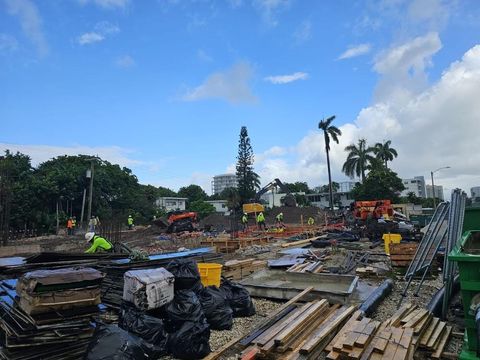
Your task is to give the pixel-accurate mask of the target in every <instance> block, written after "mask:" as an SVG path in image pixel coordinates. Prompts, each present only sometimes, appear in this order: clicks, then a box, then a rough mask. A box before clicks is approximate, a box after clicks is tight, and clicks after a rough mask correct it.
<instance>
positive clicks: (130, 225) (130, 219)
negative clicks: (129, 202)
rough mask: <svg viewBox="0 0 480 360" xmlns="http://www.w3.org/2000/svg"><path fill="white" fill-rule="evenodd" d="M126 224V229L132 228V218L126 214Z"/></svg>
mask: <svg viewBox="0 0 480 360" xmlns="http://www.w3.org/2000/svg"><path fill="white" fill-rule="evenodd" d="M127 225H128V230H132V229H133V218H132V215H128V219H127Z"/></svg>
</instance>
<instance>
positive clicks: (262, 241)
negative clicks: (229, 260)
mask: <svg viewBox="0 0 480 360" xmlns="http://www.w3.org/2000/svg"><path fill="white" fill-rule="evenodd" d="M269 239H270V238H269V237H267V236H263V237H250V238H246V237H243V238H236V239H231V238H230V237H220V236H219V237H215V238H214V237H209V238H205V239H202V240H201V241H200V245H201V246H210V247H215V248H216V249H217V251H219V252H222V253H232V252H235V251H236V250H238V249H241V248H246V247H249V246H253V245H267V244H268V242H269Z"/></svg>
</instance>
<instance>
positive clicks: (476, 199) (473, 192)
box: [470, 186, 480, 203]
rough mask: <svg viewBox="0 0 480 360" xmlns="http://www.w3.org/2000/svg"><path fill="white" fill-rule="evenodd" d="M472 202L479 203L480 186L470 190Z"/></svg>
mask: <svg viewBox="0 0 480 360" xmlns="http://www.w3.org/2000/svg"><path fill="white" fill-rule="evenodd" d="M470 193H471V195H472V201H473V202H476V203H478V202H480V186H474V187H472V188H471V189H470Z"/></svg>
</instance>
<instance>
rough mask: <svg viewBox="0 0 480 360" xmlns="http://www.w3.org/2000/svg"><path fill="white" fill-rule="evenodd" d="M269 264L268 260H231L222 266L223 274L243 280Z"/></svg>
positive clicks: (228, 277)
mask: <svg viewBox="0 0 480 360" xmlns="http://www.w3.org/2000/svg"><path fill="white" fill-rule="evenodd" d="M266 266H267V261H266V260H255V259H245V260H229V261H227V262H225V264H224V265H223V268H222V275H223V276H224V277H225V278H227V279H229V280H242V279H243V278H245V277H247V276H249V275H251V274H252V273H254V272H256V271H259V270H262V269H264V268H265V267H266Z"/></svg>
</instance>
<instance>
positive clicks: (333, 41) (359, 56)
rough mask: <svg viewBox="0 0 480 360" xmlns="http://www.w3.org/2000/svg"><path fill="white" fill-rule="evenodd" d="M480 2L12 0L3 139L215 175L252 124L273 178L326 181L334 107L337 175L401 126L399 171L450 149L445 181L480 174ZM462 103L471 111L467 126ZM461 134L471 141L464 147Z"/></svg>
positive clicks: (177, 177)
mask: <svg viewBox="0 0 480 360" xmlns="http://www.w3.org/2000/svg"><path fill="white" fill-rule="evenodd" d="M478 5H479V4H478V1H476V0H470V1H468V0H465V1H440V0H412V1H406V0H388V1H387V0H383V1H381V0H379V1H350V0H349V1H347V0H341V1H306V0H303V1H301V0H251V1H250V0H231V1H220V0H218V1H207V0H204V1H202V0H196V1H194V0H190V1H189V0H184V1H182V0H177V1H168V0H158V1H153V0H152V1H136V0H63V1H61V0H50V1H34V0H0V104H1V106H0V122H1V131H0V149H5V148H11V149H14V150H19V151H22V152H25V153H27V154H29V155H30V156H31V157H32V159H33V160H34V162H38V161H43V160H45V159H48V158H51V157H53V156H57V155H60V154H64V153H68V154H76V153H79V152H80V153H92V154H99V155H100V156H101V157H103V158H105V159H107V160H110V161H112V162H118V163H120V164H121V165H125V166H128V167H130V168H132V169H133V170H134V172H135V173H136V175H137V176H138V177H139V179H140V181H141V182H142V183H151V184H154V185H163V186H169V187H172V188H175V189H177V188H178V187H179V186H182V185H186V184H189V183H192V182H195V183H198V184H200V185H202V186H203V187H204V188H206V190H210V187H209V182H210V179H211V176H212V175H215V174H218V173H224V172H226V171H231V170H232V165H233V164H234V163H235V156H236V151H237V142H238V134H239V131H240V127H241V126H242V125H245V126H247V127H248V130H249V133H250V136H251V140H252V145H253V148H254V151H255V153H256V157H257V163H256V170H257V171H258V172H259V173H260V175H261V176H262V182H263V183H267V182H269V181H271V180H272V179H273V178H275V177H280V178H281V179H282V180H285V181H308V182H309V184H310V185H311V186H316V185H320V184H323V183H325V182H326V169H325V154H324V152H323V150H322V148H323V143H322V141H323V140H322V138H321V136H319V133H318V130H317V124H318V121H319V120H320V119H321V118H322V117H324V116H329V115H331V114H335V115H336V116H337V119H336V124H337V125H338V126H341V128H342V131H343V132H344V136H343V137H342V141H341V143H340V144H339V145H336V146H335V149H334V150H333V154H332V157H333V163H332V165H333V168H334V169H333V172H334V178H335V179H337V180H344V179H345V177H344V176H343V175H342V174H341V172H340V170H341V165H342V162H343V160H344V158H345V153H344V152H343V148H344V147H345V146H346V145H348V144H349V143H351V142H356V141H357V140H358V139H359V138H361V137H365V138H367V140H368V141H369V143H375V142H376V141H382V140H384V139H391V140H392V145H393V146H394V147H396V148H397V150H398V152H399V158H398V159H396V160H395V161H394V162H393V163H392V167H393V168H394V169H395V170H396V171H398V172H399V174H400V175H401V176H403V177H409V176H414V175H425V176H427V175H428V174H429V171H430V170H433V169H435V168H438V167H441V166H444V165H449V166H452V169H451V170H450V171H446V172H441V173H438V177H439V181H440V184H442V183H443V184H444V185H445V186H446V187H447V188H448V187H449V188H453V187H457V186H460V187H463V188H465V189H466V190H468V188H469V187H470V186H474V185H480V176H479V174H478V173H477V172H476V169H475V167H477V168H478V165H475V164H478V161H477V160H480V159H479V158H478V157H477V155H475V156H474V157H473V159H471V157H472V155H471V146H474V145H475V144H476V141H475V140H476V139H475V136H474V134H475V131H471V130H476V131H477V132H476V134H478V130H480V125H479V123H478V121H477V120H476V119H477V117H478V113H479V112H478V106H479V105H478V104H477V103H478V101H476V99H475V94H476V95H477V96H478V93H480V87H479V84H480V79H479V78H480V76H479V69H480V64H478V61H477V60H476V59H477V58H478V56H479V55H480V48H477V47H476V46H477V44H479V42H480V39H479V34H480V7H479V6H478ZM459 73H461V74H464V75H465V74H467V73H468V74H469V76H466V79H467V81H456V82H455V86H459V88H456V92H455V94H459V93H461V94H462V96H461V97H458V98H455V96H449V95H448V94H447V93H445V92H448V89H453V88H454V87H453V86H452V83H451V81H454V80H455V74H459ZM464 75H462V76H464ZM452 79H453V80H452ZM439 109H443V110H442V111H440V110H439ZM450 112H451V114H461V116H459V117H458V118H456V116H454V117H455V118H456V120H455V123H456V124H457V127H458V129H457V130H455V131H454V132H452V130H451V128H450V127H449V126H448V124H449V123H450V124H451V119H452V116H450ZM475 114H477V115H475ZM428 129H430V130H428ZM458 136H464V137H465V138H466V139H467V141H466V144H462V146H460V147H458V146H456V147H455V146H453V144H451V143H453V142H454V141H455V139H458ZM446 144H449V145H448V146H447V145H446ZM467 156H468V157H469V159H468V160H467V159H466V157H467ZM447 162H448V164H447ZM459 163H461V165H459Z"/></svg>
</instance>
